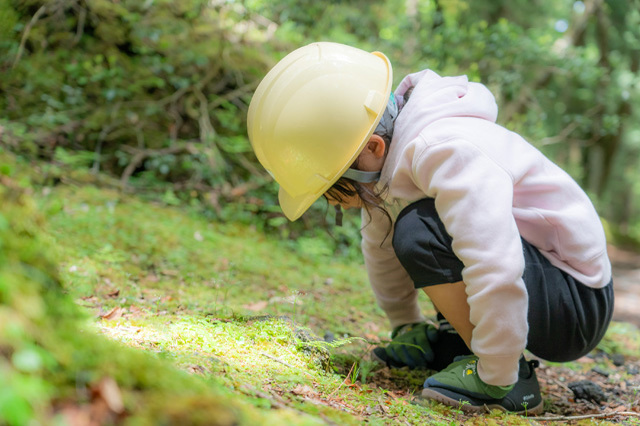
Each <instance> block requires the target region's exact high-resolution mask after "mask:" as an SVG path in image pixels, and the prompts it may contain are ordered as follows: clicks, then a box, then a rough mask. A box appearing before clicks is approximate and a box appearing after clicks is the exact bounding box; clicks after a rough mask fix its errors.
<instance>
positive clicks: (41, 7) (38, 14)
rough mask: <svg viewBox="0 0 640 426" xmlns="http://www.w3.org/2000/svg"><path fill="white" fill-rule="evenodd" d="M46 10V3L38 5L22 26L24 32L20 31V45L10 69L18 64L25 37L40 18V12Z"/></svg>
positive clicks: (27, 36)
mask: <svg viewBox="0 0 640 426" xmlns="http://www.w3.org/2000/svg"><path fill="white" fill-rule="evenodd" d="M46 11H47V5H46V4H43V5H42V6H40V9H38V11H37V12H36V13H35V15H33V16H32V17H31V21H29V23H28V24H27V26H26V27H25V28H24V33H22V39H21V40H20V47H18V53H16V58H15V59H14V60H13V65H12V66H11V69H14V68H15V67H16V65H18V62H20V58H21V57H22V54H23V53H24V46H25V44H26V43H27V39H28V38H29V33H30V32H31V28H33V26H34V25H35V24H36V23H37V22H38V20H39V19H40V16H42V14H44V13H45V12H46Z"/></svg>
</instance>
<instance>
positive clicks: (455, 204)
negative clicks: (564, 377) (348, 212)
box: [413, 139, 528, 385]
mask: <svg viewBox="0 0 640 426" xmlns="http://www.w3.org/2000/svg"><path fill="white" fill-rule="evenodd" d="M423 147H424V148H423V149H422V151H421V152H420V153H417V154H416V155H415V157H414V162H413V176H414V179H415V183H416V185H417V186H418V187H420V188H421V189H422V191H424V193H425V194H426V195H427V196H429V197H432V198H435V205H436V209H437V211H438V214H439V215H440V219H441V220H442V222H443V223H444V225H445V227H446V229H447V232H448V233H449V234H450V235H451V237H452V239H453V242H452V247H453V250H454V252H455V254H456V256H457V257H458V258H459V259H460V260H461V261H462V263H463V264H464V266H465V267H464V269H463V272H462V276H463V281H464V282H465V284H466V293H467V295H468V298H467V301H468V303H469V308H470V321H471V323H472V324H473V325H474V331H473V335H472V339H471V349H472V350H473V352H474V353H475V354H476V355H477V356H478V357H479V358H480V362H479V369H478V371H479V373H480V376H481V378H482V380H484V381H486V382H487V383H489V384H492V385H508V384H512V383H514V382H515V381H516V379H517V372H518V359H519V357H520V355H521V353H522V351H523V350H524V348H525V344H526V339H527V333H528V324H527V309H528V296H527V291H526V288H525V286H524V282H523V281H522V273H523V270H524V257H523V254H522V243H521V239H520V234H519V232H518V228H517V226H516V223H515V219H514V217H513V212H512V208H513V185H514V183H513V179H512V177H511V175H510V174H509V173H508V172H507V171H506V170H505V169H503V168H502V167H500V166H499V165H498V164H497V163H496V162H494V161H493V160H492V159H491V158H489V157H488V156H487V155H486V154H485V153H484V152H482V151H481V150H480V149H479V148H478V147H476V146H475V145H473V144H471V143H469V142H466V141H464V140H460V139H456V140H450V141H446V142H441V143H438V144H433V145H431V146H428V145H423Z"/></svg>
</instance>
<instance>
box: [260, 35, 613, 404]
mask: <svg viewBox="0 0 640 426" xmlns="http://www.w3.org/2000/svg"><path fill="white" fill-rule="evenodd" d="M391 72H392V71H391V65H390V63H389V60H388V59H387V58H386V57H385V56H384V55H383V54H381V53H379V52H374V53H367V52H364V51H362V50H359V49H356V48H353V47H349V46H344V45H340V44H335V43H314V44H311V45H308V46H305V47H302V48H300V49H298V50H296V51H294V52H292V53H290V54H289V55H288V56H286V57H285V58H284V59H282V60H281V61H280V62H279V63H278V64H277V65H276V66H275V67H274V68H273V69H272V70H271V71H270V72H269V73H268V74H267V76H266V77H265V78H264V80H263V81H262V82H261V84H260V86H259V87H258V89H257V90H256V93H255V95H254V97H253V99H252V101H251V105H250V107H249V115H248V132H249V138H250V140H251V143H252V146H253V149H254V151H255V153H256V155H257V157H258V159H259V160H260V162H261V164H262V165H263V166H264V167H265V168H266V169H267V170H268V171H269V172H270V173H271V174H272V176H273V177H274V178H275V180H276V181H277V182H278V183H279V185H280V192H279V201H280V205H281V207H282V209H283V211H284V213H285V215H286V216H287V217H288V218H289V219H290V220H296V219H297V218H298V217H300V215H302V213H304V211H306V210H307V209H308V208H309V206H310V205H311V204H312V203H313V202H314V201H315V200H317V199H318V198H319V197H320V196H323V195H324V196H325V197H326V198H327V199H328V201H329V203H331V204H333V205H336V206H342V207H344V208H351V207H355V208H361V209H362V220H363V224H362V251H363V255H364V260H365V264H366V267H367V271H368V274H369V279H370V282H371V286H372V288H373V291H374V293H375V296H376V299H377V301H378V304H379V305H380V306H381V308H382V309H383V310H384V312H385V313H386V315H387V317H388V318H389V321H390V324H391V328H392V330H393V333H392V338H393V340H392V343H391V344H390V345H389V346H388V347H387V348H377V349H376V350H375V351H374V355H375V356H376V357H377V358H378V359H381V360H383V361H385V362H387V363H388V364H389V365H390V366H403V365H409V366H410V367H428V368H432V369H442V368H443V367H445V365H446V364H448V366H446V368H444V369H442V371H440V372H438V373H436V374H434V375H432V376H431V377H429V378H427V380H426V382H425V384H424V389H423V391H422V396H423V397H425V398H429V399H434V400H437V401H441V402H443V403H445V404H450V405H454V406H457V405H458V404H460V402H461V401H462V402H464V404H461V406H462V408H463V409H464V410H466V411H481V410H485V409H486V407H489V408H500V409H503V410H508V411H515V412H526V413H530V414H537V413H539V412H541V411H542V399H541V397H540V390H539V387H538V382H537V378H536V376H535V371H534V369H533V368H534V367H535V366H536V364H535V362H533V361H529V362H527V361H526V360H525V359H524V357H523V351H524V350H525V349H527V350H529V351H530V352H531V353H533V354H534V355H536V356H538V357H540V358H543V359H546V360H550V361H558V362H561V361H568V360H574V359H577V358H579V357H581V356H583V355H585V354H586V353H588V352H589V351H591V350H592V349H593V348H594V347H595V346H596V344H597V343H598V342H599V341H600V340H601V339H602V337H603V335H604V333H605V331H606V329H607V326H608V324H609V321H610V319H611V314H612V311H613V284H612V280H611V265H610V262H609V259H608V257H607V252H606V243H605V237H604V232H603V229H602V226H601V224H600V221H599V218H598V215H597V213H596V212H595V209H594V208H593V206H592V204H591V202H590V201H589V199H588V197H587V196H586V194H585V193H584V192H583V191H582V190H581V189H580V188H579V186H578V185H577V184H576V183H575V182H574V181H573V180H572V179H571V178H570V177H569V176H568V175H567V174H566V173H564V172H563V171H562V170H561V169H560V168H558V167H557V166H556V165H555V164H553V163H552V162H551V161H549V160H548V159H547V158H546V157H544V156H543V155H542V154H541V153H540V152H539V151H538V150H536V149H535V148H534V147H533V146H531V145H530V144H528V143H527V142H526V141H525V140H524V139H523V138H522V137H520V136H518V135H517V134H515V133H513V132H510V131H508V130H506V129H505V128H503V127H501V126H499V125H498V124H496V123H495V121H496V117H497V106H496V104H495V100H494V97H493V96H492V95H491V93H490V92H489V91H488V90H487V89H486V87H484V86H483V85H481V84H478V83H471V82H468V80H467V78H466V77H464V76H461V77H440V76H438V75H437V74H435V73H434V72H432V71H429V70H425V71H421V72H418V73H415V74H411V75H408V76H406V77H405V78H404V79H403V80H402V82H401V83H400V85H399V86H398V88H397V89H396V91H395V92H394V93H393V94H391V96H390V92H391V82H392V74H391ZM420 288H421V289H423V290H424V292H425V293H426V294H427V296H428V297H429V298H430V299H431V301H432V302H433V304H434V306H435V307H436V309H437V311H438V312H439V318H440V319H441V327H440V328H436V327H435V326H433V325H427V324H425V319H424V318H423V316H422V314H421V312H420V309H419V307H418V303H417V296H418V291H417V290H416V289H420ZM449 324H450V326H452V327H453V329H455V332H457V334H456V333H455V332H453V333H451V332H449V331H447V330H446V329H445V328H446V327H449V328H450V326H449ZM451 331H453V330H451ZM462 343H464V344H462ZM416 346H419V348H418V349H419V350H417V349H416ZM469 349H470V350H471V355H469V353H470V352H469ZM456 355H463V356H462V357H457V358H454V357H455V356H456Z"/></svg>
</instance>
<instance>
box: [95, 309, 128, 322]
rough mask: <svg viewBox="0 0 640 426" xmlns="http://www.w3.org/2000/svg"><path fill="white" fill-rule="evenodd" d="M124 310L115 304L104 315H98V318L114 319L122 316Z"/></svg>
mask: <svg viewBox="0 0 640 426" xmlns="http://www.w3.org/2000/svg"><path fill="white" fill-rule="evenodd" d="M123 312H124V309H122V308H120V307H119V306H116V307H115V308H113V309H111V310H110V311H109V312H107V313H106V314H104V315H100V318H102V319H104V320H108V321H110V320H115V319H118V318H120V317H121V316H122V314H123Z"/></svg>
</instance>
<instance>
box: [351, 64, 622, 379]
mask: <svg viewBox="0 0 640 426" xmlns="http://www.w3.org/2000/svg"><path fill="white" fill-rule="evenodd" d="M410 87H414V90H413V92H412V94H411V98H410V99H409V101H408V102H407V104H406V105H404V107H403V108H402V110H401V112H400V115H399V116H398V118H397V120H396V123H395V130H394V135H393V140H392V142H391V146H390V149H389V153H388V155H387V158H386V161H385V164H384V167H383V169H382V175H381V178H380V181H379V183H378V185H379V187H381V186H382V185H385V184H388V188H389V190H388V193H387V197H386V200H385V208H386V209H387V211H389V213H390V214H391V216H392V218H393V220H394V222H395V218H396V217H397V215H398V213H399V212H400V210H401V209H402V208H403V207H405V206H407V205H408V204H409V203H411V202H414V201H417V200H420V199H422V198H425V197H430V198H434V199H435V206H436V209H437V211H438V214H439V216H440V219H441V220H442V222H443V223H444V225H445V227H446V229H447V232H448V233H449V234H450V235H451V237H452V239H453V250H454V252H455V254H456V256H457V257H458V258H459V259H460V260H461V261H462V263H463V264H464V269H463V271H462V277H463V281H464V283H465V284H466V292H467V301H468V303H469V306H470V308H471V311H470V320H471V323H472V324H473V325H474V330H473V335H472V339H471V349H472V350H473V352H474V353H475V354H476V355H477V356H478V357H479V359H480V361H479V365H478V372H479V375H480V377H481V378H482V380H484V381H485V382H487V383H489V384H493V385H508V384H511V383H515V382H516V380H517V373H518V359H519V357H520V355H521V354H522V352H523V350H524V349H525V346H526V343H527V333H528V324H527V309H528V295H527V291H526V288H525V286H524V282H523V281H522V274H523V270H524V258H523V254H522V244H521V240H520V237H521V236H522V238H524V239H525V240H526V241H528V242H529V243H531V244H533V245H534V246H535V247H537V248H538V249H539V250H540V252H541V253H542V254H543V255H544V256H545V257H546V258H547V259H549V261H550V262H551V263H552V264H553V265H555V266H557V267H558V268H560V269H561V270H563V271H565V272H567V273H568V274H570V275H572V276H573V277H574V278H576V279H577V280H578V281H580V282H582V283H583V284H585V285H587V286H589V287H593V288H601V287H604V286H605V285H606V284H607V283H608V282H609V281H610V279H611V264H610V262H609V259H608V257H607V252H606V242H605V236H604V232H603V229H602V225H601V223H600V220H599V217H598V214H597V213H596V211H595V209H594V207H593V205H592V204H591V202H590V200H589V198H588V197H587V195H586V194H585V193H584V192H583V191H582V189H580V187H579V186H578V184H577V183H576V182H575V181H574V180H573V179H572V178H571V177H570V176H569V175H568V174H567V173H565V172H564V171H562V170H561V169H560V168H559V167H558V166H556V165H555V164H553V163H552V162H551V161H549V160H548V159H547V158H546V157H545V156H544V155H543V154H541V153H540V152H539V151H538V150H537V149H536V148H534V147H533V146H532V145H530V144H529V143H527V142H526V141H525V140H524V139H523V138H522V137H520V136H518V135H517V134H515V133H513V132H510V131H508V130H506V129H505V128H503V127H501V126H499V125H497V124H495V120H496V117H497V113H498V109H497V106H496V103H495V99H494V97H493V95H492V94H491V93H490V92H489V90H488V89H487V88H486V87H485V86H483V85H481V84H478V83H470V82H468V80H467V77H466V76H461V77H440V76H438V75H437V74H435V73H434V72H432V71H429V70H425V71H422V72H419V73H416V74H411V75H409V76H407V77H405V78H404V80H403V81H402V82H401V83H400V85H399V86H398V88H397V90H396V92H395V95H396V99H397V100H398V101H399V103H400V106H401V107H402V95H403V94H404V93H405V92H406V91H407V89H408V88H410ZM369 222H370V219H369V215H368V214H367V213H366V211H364V210H363V226H364V228H363V230H362V237H363V239H362V251H363V254H364V259H365V264H366V267H367V271H368V273H369V279H370V282H371V285H372V287H373V290H374V293H375V295H376V297H377V300H378V303H379V305H380V306H381V307H382V309H383V310H384V311H385V312H386V314H387V316H388V318H389V320H390V322H391V326H392V327H395V326H398V325H401V324H406V323H413V322H418V321H421V320H423V317H422V314H421V313H420V308H419V307H418V303H417V295H418V292H417V291H416V290H415V289H414V285H413V283H412V281H411V279H410V278H409V276H408V275H407V273H406V271H405V270H404V269H403V268H402V266H401V265H400V263H399V261H398V259H397V257H396V256H395V253H394V252H393V248H392V246H391V238H392V229H391V234H389V235H388V236H387V232H388V231H389V226H390V225H389V221H388V220H387V219H386V217H385V216H383V215H382V214H380V213H379V212H376V211H375V210H374V211H373V212H372V217H371V222H370V223H369ZM367 223H368V225H367ZM385 236H386V239H385ZM383 240H384V243H382V246H381V242H382V241H383ZM533 297H535V295H533ZM551 344H553V343H551Z"/></svg>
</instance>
